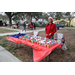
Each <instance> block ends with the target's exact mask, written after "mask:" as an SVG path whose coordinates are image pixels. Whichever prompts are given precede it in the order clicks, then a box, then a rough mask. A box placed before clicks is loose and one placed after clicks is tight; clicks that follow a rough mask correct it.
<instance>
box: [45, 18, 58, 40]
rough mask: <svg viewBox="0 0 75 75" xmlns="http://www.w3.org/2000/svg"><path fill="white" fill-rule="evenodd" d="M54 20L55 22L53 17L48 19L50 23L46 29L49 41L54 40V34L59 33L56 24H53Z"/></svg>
mask: <svg viewBox="0 0 75 75" xmlns="http://www.w3.org/2000/svg"><path fill="white" fill-rule="evenodd" d="M53 20H54V18H53V17H49V18H48V21H49V23H48V24H47V25H46V28H45V34H46V38H48V39H54V33H55V32H56V31H57V30H56V25H55V23H53Z"/></svg>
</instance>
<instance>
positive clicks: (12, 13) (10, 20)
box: [5, 12, 20, 26]
mask: <svg viewBox="0 0 75 75" xmlns="http://www.w3.org/2000/svg"><path fill="white" fill-rule="evenodd" d="M19 13H20V12H5V14H6V15H7V16H8V18H9V25H10V26H11V25H12V17H13V16H14V15H17V14H19Z"/></svg>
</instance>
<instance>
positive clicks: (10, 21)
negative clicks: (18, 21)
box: [8, 15, 12, 27]
mask: <svg viewBox="0 0 75 75" xmlns="http://www.w3.org/2000/svg"><path fill="white" fill-rule="evenodd" d="M8 17H9V25H10V27H11V26H12V20H11V15H10V16H8Z"/></svg>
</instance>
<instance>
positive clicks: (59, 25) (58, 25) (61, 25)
mask: <svg viewBox="0 0 75 75" xmlns="http://www.w3.org/2000/svg"><path fill="white" fill-rule="evenodd" d="M56 27H62V28H63V27H65V25H63V24H56Z"/></svg>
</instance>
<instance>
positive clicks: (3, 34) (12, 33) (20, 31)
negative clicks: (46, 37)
mask: <svg viewBox="0 0 75 75" xmlns="http://www.w3.org/2000/svg"><path fill="white" fill-rule="evenodd" d="M33 31H34V30H30V31H26V32H25V31H23V32H22V30H19V31H18V32H11V33H1V34H0V36H5V35H14V34H18V33H31V32H33ZM36 31H45V28H44V29H40V30H36Z"/></svg>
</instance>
